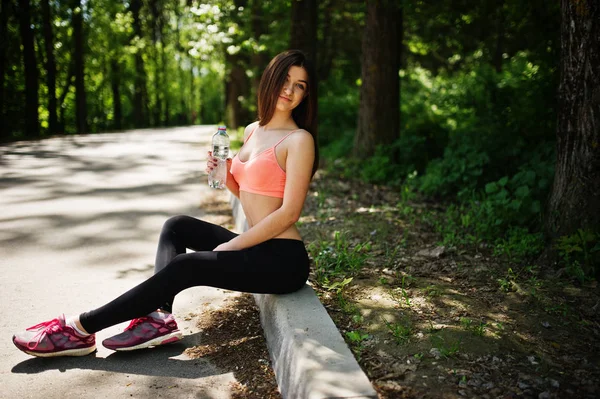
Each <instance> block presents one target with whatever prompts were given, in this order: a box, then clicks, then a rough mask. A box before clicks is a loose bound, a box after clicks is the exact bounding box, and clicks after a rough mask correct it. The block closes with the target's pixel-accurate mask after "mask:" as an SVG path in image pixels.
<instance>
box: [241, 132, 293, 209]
mask: <svg viewBox="0 0 600 399" xmlns="http://www.w3.org/2000/svg"><path fill="white" fill-rule="evenodd" d="M257 127H258V125H257ZM254 130H256V127H255V128H254ZM254 130H252V132H251V133H250V134H249V135H248V138H247V139H246V141H245V142H244V144H246V143H247V142H248V140H250V137H252V134H253V133H254ZM295 131H296V130H292V131H291V132H289V133H288V134H286V135H285V137H283V138H282V139H281V140H279V141H278V142H277V143H276V144H275V145H274V146H273V147H270V148H267V149H266V150H264V151H262V152H261V153H259V154H258V155H256V156H254V157H252V158H250V159H248V160H247V161H245V162H244V161H241V160H240V157H239V153H238V154H236V156H235V157H233V160H232V161H231V169H230V172H231V174H232V175H233V177H234V178H235V180H236V181H237V183H238V185H239V186H240V190H241V191H246V192H249V193H253V194H261V195H266V196H269V197H277V198H283V191H284V188H285V171H284V170H283V169H282V168H281V166H279V162H277V156H276V155H275V149H276V148H277V146H278V145H279V144H280V143H281V142H282V141H283V140H285V139H286V138H288V136H289V135H290V134H292V133H293V132H295Z"/></svg>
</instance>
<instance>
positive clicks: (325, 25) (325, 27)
mask: <svg viewBox="0 0 600 399" xmlns="http://www.w3.org/2000/svg"><path fill="white" fill-rule="evenodd" d="M321 7H322V13H320V14H322V18H321V22H320V23H319V25H321V27H322V28H321V29H322V35H321V37H322V38H323V40H322V41H320V42H319V43H318V48H319V59H318V62H317V65H318V66H319V68H318V70H317V74H318V76H319V80H320V81H323V80H327V78H329V73H330V72H331V67H332V66H333V54H334V34H333V30H332V14H333V8H334V4H333V1H331V0H328V1H325V2H323V3H321Z"/></svg>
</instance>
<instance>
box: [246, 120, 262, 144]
mask: <svg viewBox="0 0 600 399" xmlns="http://www.w3.org/2000/svg"><path fill="white" fill-rule="evenodd" d="M259 122H260V121H256V122H252V123H251V124H249V125H248V126H246V129H244V143H245V142H246V140H247V139H248V136H249V135H250V133H252V132H253V131H254V129H256V128H257V127H258V124H259Z"/></svg>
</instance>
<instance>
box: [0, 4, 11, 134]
mask: <svg viewBox="0 0 600 399" xmlns="http://www.w3.org/2000/svg"><path fill="white" fill-rule="evenodd" d="M10 8H12V5H11V4H10V1H9V0H2V3H0V142H2V141H3V139H4V138H5V137H9V136H10V134H9V131H8V130H9V129H8V128H7V126H6V125H7V124H6V122H5V117H4V115H5V112H6V110H5V104H6V101H5V98H4V96H5V94H4V81H5V79H6V63H7V58H8V57H7V55H8V54H7V52H8V12H9V9H10Z"/></svg>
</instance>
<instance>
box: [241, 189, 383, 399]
mask: <svg viewBox="0 0 600 399" xmlns="http://www.w3.org/2000/svg"><path fill="white" fill-rule="evenodd" d="M230 203H231V207H232V210H233V217H234V219H235V223H236V230H237V231H238V232H241V231H245V230H246V229H247V228H248V224H247V222H246V217H245V215H244V211H243V209H242V206H241V204H240V202H239V200H238V199H237V198H236V197H235V196H233V195H232V196H231V201H230ZM254 299H255V300H256V304H257V305H258V307H259V309H260V321H261V323H262V326H263V330H264V333H265V338H266V341H267V347H268V349H269V353H270V354H271V361H272V363H273V369H274V371H275V377H276V378H277V384H278V385H279V390H280V391H281V394H282V396H283V398H284V399H334V398H339V399H342V398H347V399H350V398H352V399H377V397H378V396H377V393H376V392H375V390H374V389H373V387H372V386H371V383H370V382H369V379H368V378H367V376H366V375H365V374H364V372H363V371H362V369H361V368H360V366H359V365H358V363H357V362H356V359H355V358H354V355H352V352H351V351H350V349H349V348H348V346H347V345H346V342H344V339H343V338H342V336H341V335H340V333H339V331H338V329H337V327H336V326H335V324H334V323H333V321H332V320H331V318H330V317H329V315H328V314H327V311H326V310H325V308H324V307H323V305H322V304H321V302H320V301H319V299H318V298H317V296H316V295H315V292H314V290H313V289H312V288H311V287H310V286H308V285H305V286H304V288H302V289H301V290H299V291H297V292H295V293H293V294H288V295H270V294H254Z"/></svg>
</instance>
